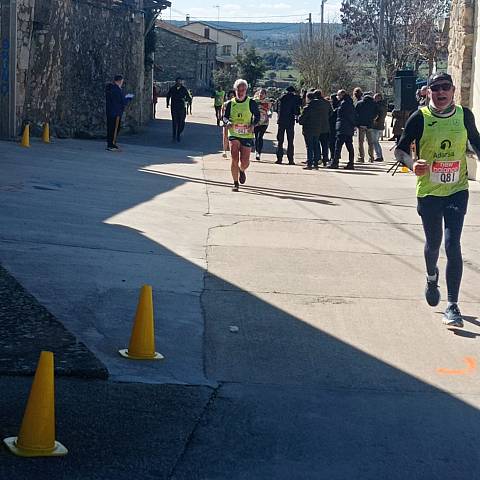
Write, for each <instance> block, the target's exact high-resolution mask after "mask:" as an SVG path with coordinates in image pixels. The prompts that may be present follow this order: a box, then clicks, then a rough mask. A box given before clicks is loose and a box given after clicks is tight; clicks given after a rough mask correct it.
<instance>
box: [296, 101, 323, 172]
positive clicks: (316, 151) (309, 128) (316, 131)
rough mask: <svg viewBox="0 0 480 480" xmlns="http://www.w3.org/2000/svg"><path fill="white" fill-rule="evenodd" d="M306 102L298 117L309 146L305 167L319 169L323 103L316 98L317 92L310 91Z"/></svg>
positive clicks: (306, 143)
mask: <svg viewBox="0 0 480 480" xmlns="http://www.w3.org/2000/svg"><path fill="white" fill-rule="evenodd" d="M306 102H307V104H306V105H305V108H304V109H303V113H302V114H301V115H300V117H299V119H298V123H299V124H300V125H302V127H303V128H302V132H303V137H304V138H305V145H306V147H307V166H306V167H305V168H306V169H307V170H311V169H312V168H313V167H315V168H316V169H317V168H318V163H319V162H320V134H321V131H322V123H321V122H322V119H323V113H322V105H321V103H320V100H318V99H317V98H315V93H313V92H308V93H307V97H306ZM327 115H328V114H327ZM323 128H324V127H323Z"/></svg>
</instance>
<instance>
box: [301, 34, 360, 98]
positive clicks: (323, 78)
mask: <svg viewBox="0 0 480 480" xmlns="http://www.w3.org/2000/svg"><path fill="white" fill-rule="evenodd" d="M292 57H293V63H294V65H295V66H296V67H297V69H298V71H299V72H300V75H301V77H302V83H303V84H304V85H305V86H307V87H310V88H319V89H320V90H321V91H322V92H323V93H325V94H326V93H330V92H332V91H336V90H339V89H340V88H344V89H346V90H350V89H351V87H352V75H351V72H350V71H349V64H348V61H347V56H346V52H345V51H344V50H343V49H342V48H341V46H339V45H338V43H337V41H336V35H335V31H334V29H333V28H330V27H328V26H327V25H325V30H324V35H323V37H322V36H321V35H320V34H319V33H318V32H314V34H313V36H312V37H310V36H309V35H308V34H307V33H304V34H301V35H300V36H299V38H298V39H297V40H296V41H295V42H294V44H293V46H292Z"/></svg>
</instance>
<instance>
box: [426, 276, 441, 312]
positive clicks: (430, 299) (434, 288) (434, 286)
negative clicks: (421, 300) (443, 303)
mask: <svg viewBox="0 0 480 480" xmlns="http://www.w3.org/2000/svg"><path fill="white" fill-rule="evenodd" d="M435 275H436V278H435V280H428V278H427V285H426V287H425V299H426V300H427V303H428V304H429V305H430V306H431V307H436V306H437V305H438V304H439V303H440V290H439V288H438V277H439V272H438V268H437V269H436V272H435Z"/></svg>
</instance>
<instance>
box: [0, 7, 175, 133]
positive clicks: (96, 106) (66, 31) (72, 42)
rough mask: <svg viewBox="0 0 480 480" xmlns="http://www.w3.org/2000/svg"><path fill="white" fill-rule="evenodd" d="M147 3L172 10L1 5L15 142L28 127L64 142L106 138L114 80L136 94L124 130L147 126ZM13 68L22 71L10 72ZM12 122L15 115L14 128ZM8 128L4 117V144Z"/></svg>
mask: <svg viewBox="0 0 480 480" xmlns="http://www.w3.org/2000/svg"><path fill="white" fill-rule="evenodd" d="M148 2H150V3H152V2H153V3H154V4H155V5H156V6H157V9H158V11H161V9H162V8H166V6H167V5H169V3H170V2H167V1H162V0H95V1H94V2H92V1H87V0H13V1H12V0H0V7H1V8H0V35H1V39H2V43H1V45H0V48H1V49H2V51H1V56H2V59H3V64H2V67H3V70H4V71H6V70H7V66H6V63H7V58H8V60H9V61H10V72H11V73H10V77H9V82H10V89H9V88H8V87H7V86H6V85H3V86H2V88H3V91H7V93H9V95H6V94H5V95H0V109H2V110H3V109H5V108H6V105H7V103H8V104H10V107H11V106H12V105H11V103H12V97H13V98H14V99H15V101H14V103H15V111H14V113H15V115H14V116H15V121H14V127H13V130H14V131H13V132H12V128H9V129H8V131H9V136H12V133H13V135H15V134H18V133H19V132H20V131H21V127H22V125H23V124H24V123H25V122H30V123H31V125H32V127H33V130H34V131H35V130H37V131H38V130H39V129H40V127H41V125H42V124H43V123H44V122H46V121H48V122H50V124H51V130H52V131H53V133H54V134H57V135H58V136H99V135H103V134H104V132H105V118H104V117H105V94H104V92H105V84H106V83H107V82H108V81H110V80H111V79H112V77H113V76H114V75H115V74H122V75H124V76H125V79H126V90H127V91H128V92H131V93H134V94H135V100H134V101H133V102H132V103H131V105H130V106H129V107H128V109H127V112H126V115H125V126H126V127H128V128H130V129H133V130H134V129H136V128H138V127H139V126H140V125H142V124H144V123H146V122H147V121H148V120H149V119H150V115H151V91H152V90H151V80H152V78H151V75H150V76H149V75H148V69H147V72H145V64H146V62H145V24H146V18H145V15H146V14H145V6H146V4H147V3H148ZM8 29H10V30H9V31H8ZM13 31H16V36H15V35H13V36H12V32H13ZM15 37H16V38H15ZM15 43H16V48H14V46H15ZM7 47H8V48H7ZM10 47H12V48H10ZM7 49H9V50H10V51H9V52H8V53H7ZM14 64H15V65H16V69H12V68H11V67H12V65H14ZM7 83H8V82H7ZM7 96H9V97H10V98H9V99H8V101H7V99H6V97H7ZM2 102H3V103H2ZM4 111H5V110H4ZM12 116H13V115H12V112H10V120H11V118H12ZM2 118H3V125H2ZM6 121H7V120H6V118H5V116H1V115H0V132H1V134H2V136H7V135H6V132H7V129H6V128H5V127H6V126H5V123H6Z"/></svg>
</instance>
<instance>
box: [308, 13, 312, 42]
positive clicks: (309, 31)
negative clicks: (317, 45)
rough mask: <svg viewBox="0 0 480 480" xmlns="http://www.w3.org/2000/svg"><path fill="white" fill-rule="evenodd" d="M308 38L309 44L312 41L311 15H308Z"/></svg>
mask: <svg viewBox="0 0 480 480" xmlns="http://www.w3.org/2000/svg"><path fill="white" fill-rule="evenodd" d="M308 38H309V39H310V42H312V40H313V23H312V14H311V13H309V14H308Z"/></svg>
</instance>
